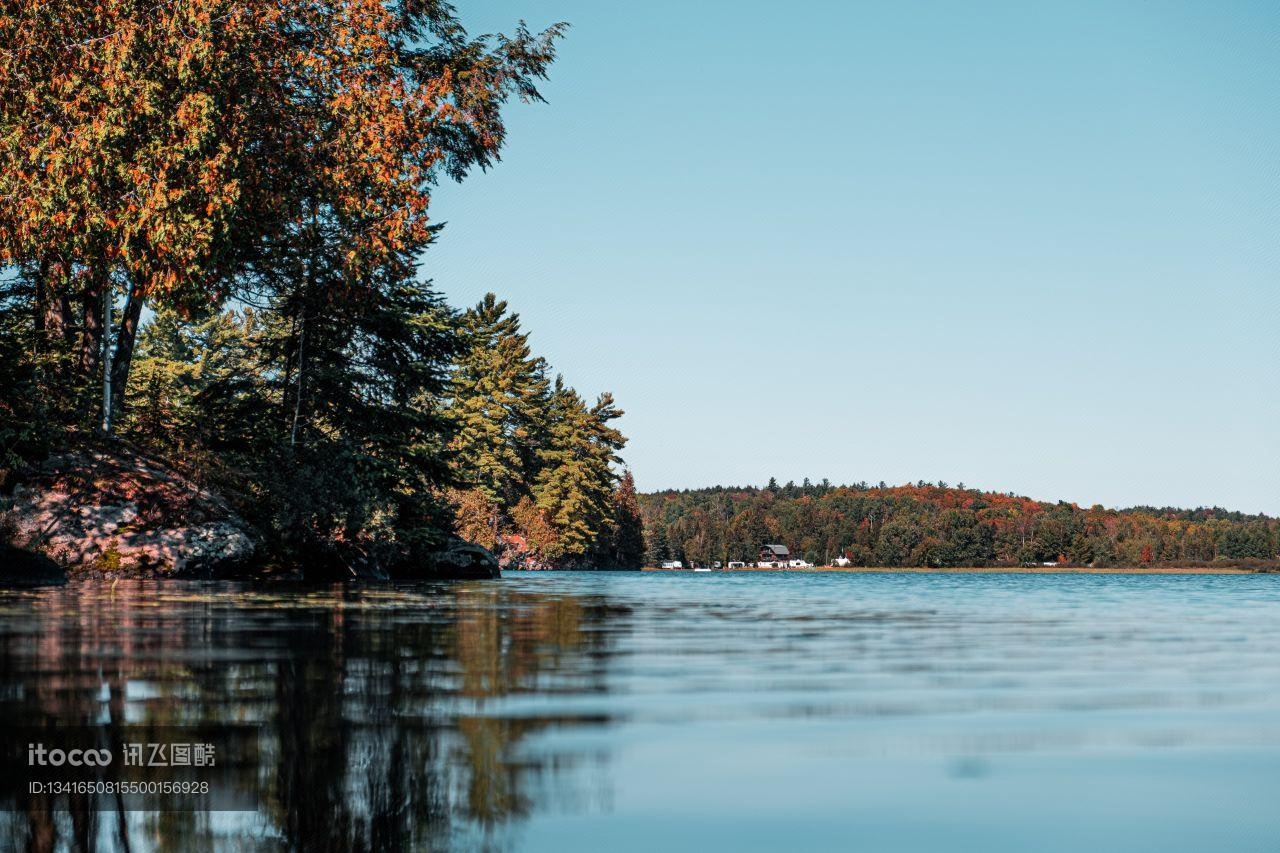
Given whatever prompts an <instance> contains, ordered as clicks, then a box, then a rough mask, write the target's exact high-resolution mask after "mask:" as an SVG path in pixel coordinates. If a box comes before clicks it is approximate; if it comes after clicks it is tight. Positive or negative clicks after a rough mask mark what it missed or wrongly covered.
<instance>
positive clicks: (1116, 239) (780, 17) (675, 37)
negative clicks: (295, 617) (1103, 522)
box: [425, 0, 1280, 514]
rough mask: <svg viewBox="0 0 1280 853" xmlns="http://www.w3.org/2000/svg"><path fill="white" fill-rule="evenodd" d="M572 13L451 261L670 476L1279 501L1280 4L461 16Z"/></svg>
mask: <svg viewBox="0 0 1280 853" xmlns="http://www.w3.org/2000/svg"><path fill="white" fill-rule="evenodd" d="M458 5H459V7H460V10H461V12H462V14H463V17H464V20H465V21H466V22H467V24H468V26H469V28H470V29H471V30H472V32H477V33H478V32H487V31H494V30H501V29H509V28H510V25H511V24H512V23H513V22H514V21H515V20H517V19H519V18H521V17H524V18H525V19H527V20H528V22H529V24H530V25H531V26H534V27H540V26H545V25H547V24H549V23H552V22H554V21H558V20H565V21H569V22H570V23H571V24H572V25H573V29H572V30H571V32H570V34H569V36H568V38H567V39H566V41H565V42H564V44H563V47H562V50H561V58H560V59H559V60H558V62H557V63H556V66H555V68H554V69H553V72H552V79H551V81H550V82H549V83H548V84H547V85H546V87H545V94H546V96H547V98H548V100H549V101H550V103H549V104H547V105H539V106H530V107H517V108H515V109H513V110H512V112H511V122H510V137H509V140H508V148H507V152H506V155H505V158H504V160H503V162H502V163H501V164H499V165H498V167H497V168H496V169H494V170H492V171H491V172H489V173H487V174H478V175H475V176H473V177H472V178H470V179H469V180H468V181H467V182H466V183H464V184H462V185H460V186H449V187H444V188H442V189H441V191H440V192H439V193H438V194H437V196H436V198H435V201H434V204H433V213H434V216H435V217H436V218H437V220H444V221H447V222H448V227H447V228H446V229H445V231H444V233H443V235H442V237H441V240H440V242H439V244H438V245H437V246H435V247H433V249H432V250H431V251H430V252H428V254H427V257H426V264H425V269H426V274H427V275H429V276H431V277H432V278H433V279H434V280H435V282H436V284H437V286H438V287H439V288H440V289H441V290H442V291H443V292H444V293H445V294H446V295H447V296H448V297H449V299H450V300H451V301H452V302H453V303H454V304H456V305H460V306H461V305H466V304H469V303H472V302H474V301H476V300H478V299H479V297H480V296H481V295H483V294H484V293H485V292H486V291H488V290H493V291H495V292H496V293H498V294H499V295H500V296H502V297H504V298H506V299H508V300H509V301H510V302H511V303H512V304H513V305H514V306H515V308H516V309H517V310H518V311H519V312H520V313H521V315H522V317H523V318H524V320H525V323H526V327H527V328H528V329H530V330H531V331H532V338H533V343H534V345H535V347H536V349H537V350H538V351H540V352H541V353H542V354H544V355H546V356H547V357H548V358H549V359H550V361H551V362H552V364H553V365H554V366H555V367H556V368H557V369H558V370H560V371H562V372H563V373H564V374H565V375H566V377H567V378H568V380H569V381H570V382H571V383H572V384H574V385H575V386H576V387H577V388H578V389H579V390H580V391H582V392H584V394H587V395H592V396H593V395H594V394H596V393H598V392H599V391H602V390H612V391H613V392H614V393H615V395H616V396H617V398H618V400H619V403H620V404H621V406H622V407H623V408H624V409H625V410H626V412H627V414H626V416H625V418H624V419H623V420H622V422H621V425H622V428H623V429H624V430H625V432H626V433H627V434H628V436H629V437H630V444H629V445H628V448H627V450H626V452H625V457H626V460H627V462H628V463H629V465H630V466H631V467H632V469H633V471H634V472H635V475H636V480H637V482H638V484H639V485H640V487H641V488H642V489H645V490H650V489H657V488H666V487H696V486H704V485H712V484H717V483H721V484H763V483H764V482H765V481H766V480H767V479H768V478H769V477H770V476H775V477H777V478H778V479H779V480H780V481H784V482H785V481H786V480H788V479H795V480H796V481H797V482H798V481H799V480H800V479H801V478H803V477H806V476H807V477H811V478H813V479H814V480H815V481H816V480H821V479H822V478H823V477H827V478H830V479H831V480H832V481H835V482H854V481H858V480H868V481H871V482H876V481H879V480H885V481H887V482H890V483H901V482H907V481H915V480H918V479H924V480H930V481H936V480H939V479H943V480H946V481H947V482H948V483H952V484H954V483H956V482H960V481H963V482H964V483H965V484H966V485H970V486H978V487H981V488H985V489H995V490H1000V491H1010V490H1011V491H1016V492H1018V493H1021V494H1028V495H1031V496H1033V497H1037V498H1042V499H1048V500H1058V499H1061V500H1069V501H1076V502H1079V503H1082V504H1086V505H1087V504H1091V503H1094V502H1100V503H1104V504H1107V505H1119V506H1129V505H1134V504H1157V505H1166V504H1173V505H1183V506H1199V505H1212V504H1218V505H1222V506H1227V507H1230V508H1233V509H1240V510H1245V511H1251V512H1256V511H1266V512H1268V513H1271V514H1280V372H1278V371H1280V345H1278V343H1277V341H1278V340H1280V322H1278V321H1280V215H1278V214H1280V169H1278V164H1280V148H1278V147H1277V146H1278V143H1277V140H1280V4H1276V3H1275V2H1257V3H1244V2H1230V0H1227V1H1226V2H1212V1H1211V0H1204V2H1197V3H1179V2H1120V1H1119V0H1111V2H1070V3H1067V2H1063V3H1059V4H1053V3H1024V2H1010V3H999V4H995V3H950V2H932V3H927V2H889V0H886V2H878V3H859V2H834V0H833V2H805V0H799V2H794V3H760V2H751V0H697V2H690V0H651V2H645V3H617V2H604V0H490V2H484V3H480V2H471V0H461V2H459V4H458Z"/></svg>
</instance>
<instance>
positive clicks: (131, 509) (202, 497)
mask: <svg viewBox="0 0 1280 853" xmlns="http://www.w3.org/2000/svg"><path fill="white" fill-rule="evenodd" d="M8 503H9V507H8V509H7V511H6V513H5V519H4V522H5V526H6V528H7V530H8V532H9V538H10V539H11V541H12V543H13V544H14V545H17V546H19V547H22V548H26V549H28V550H31V551H35V552H39V553H42V554H44V555H46V556H48V557H49V558H51V559H52V560H54V561H55V562H57V563H58V564H59V565H62V566H65V567H67V568H68V569H71V570H72V571H81V572H104V573H111V574H125V575H133V574H161V575H206V574H216V573H218V572H220V571H223V570H228V569H232V568H235V567H237V566H240V565H243V564H244V563H246V562H247V561H249V560H250V559H251V558H252V557H253V556H254V554H255V553H256V551H257V541H256V538H255V537H254V536H253V534H252V532H251V529H250V527H249V525H248V524H246V523H245V522H244V520H243V519H241V518H240V517H239V516H237V515H236V514H235V513H234V512H232V511H231V509H230V508H229V507H228V506H227V505H226V503H225V502H224V501H223V500H222V499H221V498H219V497H218V496H217V495H214V494H213V493H211V492H209V491H208V490H205V489H202V488H200V487H199V486H197V485H196V484H195V483H192V482H191V481H190V480H187V479H186V478H184V477H182V476H180V475H179V474H177V473H175V472H174V471H172V470H169V469H167V468H164V467H162V466H160V465H157V464H155V463H154V462H151V461H149V460H146V459H144V458H143V457H140V456H137V455H135V454H132V453H128V452H124V451H122V452H118V453H110V454H108V453H102V452H92V453H75V454H65V455H62V456H58V457H54V458H52V459H50V460H49V461H47V462H46V463H44V464H43V465H42V466H40V468H39V469H37V470H36V471H34V472H33V473H32V475H31V476H30V477H28V478H26V482H25V483H24V484H22V485H20V486H18V487H16V488H15V490H14V494H13V496H12V499H11V500H10V501H9V502H8Z"/></svg>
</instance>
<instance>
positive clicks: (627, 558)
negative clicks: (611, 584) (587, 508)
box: [611, 470, 645, 569]
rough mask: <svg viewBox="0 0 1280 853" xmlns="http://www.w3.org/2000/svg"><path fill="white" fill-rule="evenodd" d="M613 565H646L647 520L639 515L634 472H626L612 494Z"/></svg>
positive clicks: (633, 566) (625, 567) (631, 567)
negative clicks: (645, 525) (645, 539)
mask: <svg viewBox="0 0 1280 853" xmlns="http://www.w3.org/2000/svg"><path fill="white" fill-rule="evenodd" d="M611 538H612V543H613V548H612V552H613V553H612V555H611V556H612V558H613V565H614V566H616V567H618V568H623V569H634V568H639V567H640V566H641V565H643V564H644V558H645V547H644V521H643V520H642V519H641V517H640V501H639V500H638V499H637V497H636V481H635V478H634V477H632V476H631V471H630V470H627V471H624V472H623V474H622V480H621V482H619V483H618V488H617V490H616V491H615V492H614V496H613V536H612V537H611Z"/></svg>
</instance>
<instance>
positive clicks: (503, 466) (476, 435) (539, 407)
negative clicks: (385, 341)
mask: <svg viewBox="0 0 1280 853" xmlns="http://www.w3.org/2000/svg"><path fill="white" fill-rule="evenodd" d="M461 329H462V335H463V343H464V349H463V352H462V353H461V355H460V356H459V358H458V362H457V366H456V367H455V369H454V371H453V373H452V376H451V390H450V401H449V405H448V408H447V415H448V417H449V418H450V419H451V420H452V421H453V424H454V428H455V429H456V430H457V432H456V435H455V437H454V439H453V441H452V442H451V445H450V448H451V450H452V451H453V453H454V464H455V472H456V477H457V479H458V481H459V483H460V485H461V486H462V488H463V489H474V490H476V491H477V492H478V494H479V497H480V501H478V500H476V499H475V498H473V497H468V498H465V499H461V498H460V499H459V500H457V501H455V504H456V505H457V506H458V507H459V510H460V511H463V509H464V508H465V511H466V512H467V513H468V518H467V519H463V518H461V517H460V518H459V522H460V523H467V524H468V526H471V527H475V526H476V519H474V518H471V516H475V515H476V512H477V508H478V507H479V506H481V505H484V506H486V507H487V508H488V509H487V512H488V514H489V523H490V524H491V526H492V528H493V534H496V533H497V532H498V529H499V527H500V525H501V523H502V522H503V520H504V518H505V516H506V515H508V514H509V513H510V511H511V509H512V508H514V507H515V505H516V504H517V503H518V502H519V501H520V499H521V498H522V497H525V496H527V495H529V493H530V490H531V487H532V483H533V480H534V476H535V471H536V465H537V463H538V451H539V449H540V447H541V444H542V442H543V439H544V433H545V430H546V428H547V417H548V406H549V395H550V386H549V382H548V381H547V366H546V362H545V361H544V360H543V359H542V358H541V357H538V356H535V355H533V353H532V350H531V349H530V347H529V336H528V334H527V333H525V332H523V331H521V328H520V316H519V315H518V314H515V313H511V312H509V311H508V310H507V303H506V302H500V301H498V299H497V297H495V296H494V295H493V294H492V293H490V294H487V295H486V296H485V297H484V299H483V300H481V302H480V303H479V304H478V305H476V306H475V307H474V308H471V309H469V310H468V311H466V312H464V314H463V315H462V318H461ZM481 501H482V503H481ZM490 538H494V539H496V535H493V536H491V537H490Z"/></svg>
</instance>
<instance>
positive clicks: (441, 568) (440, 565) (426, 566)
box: [391, 537, 501, 580]
mask: <svg viewBox="0 0 1280 853" xmlns="http://www.w3.org/2000/svg"><path fill="white" fill-rule="evenodd" d="M500 574H501V572H500V571H499V569H498V558H497V557H495V556H494V555H493V553H492V552H491V551H489V550H488V549H486V548H481V547H480V546H479V545H473V544H472V543H470V542H466V541H464V540H462V539H458V538H456V537H453V538H450V540H449V541H448V542H447V543H446V545H445V547H444V548H443V549H441V550H439V551H436V552H435V553H433V554H429V555H427V557H426V558H425V559H424V560H423V561H422V562H420V563H414V564H409V565H402V566H399V567H397V568H396V570H394V571H393V572H392V573H391V576H392V577H393V578H395V579H396V580H417V579H430V580H435V579H469V578H496V577H499V576H500Z"/></svg>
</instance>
